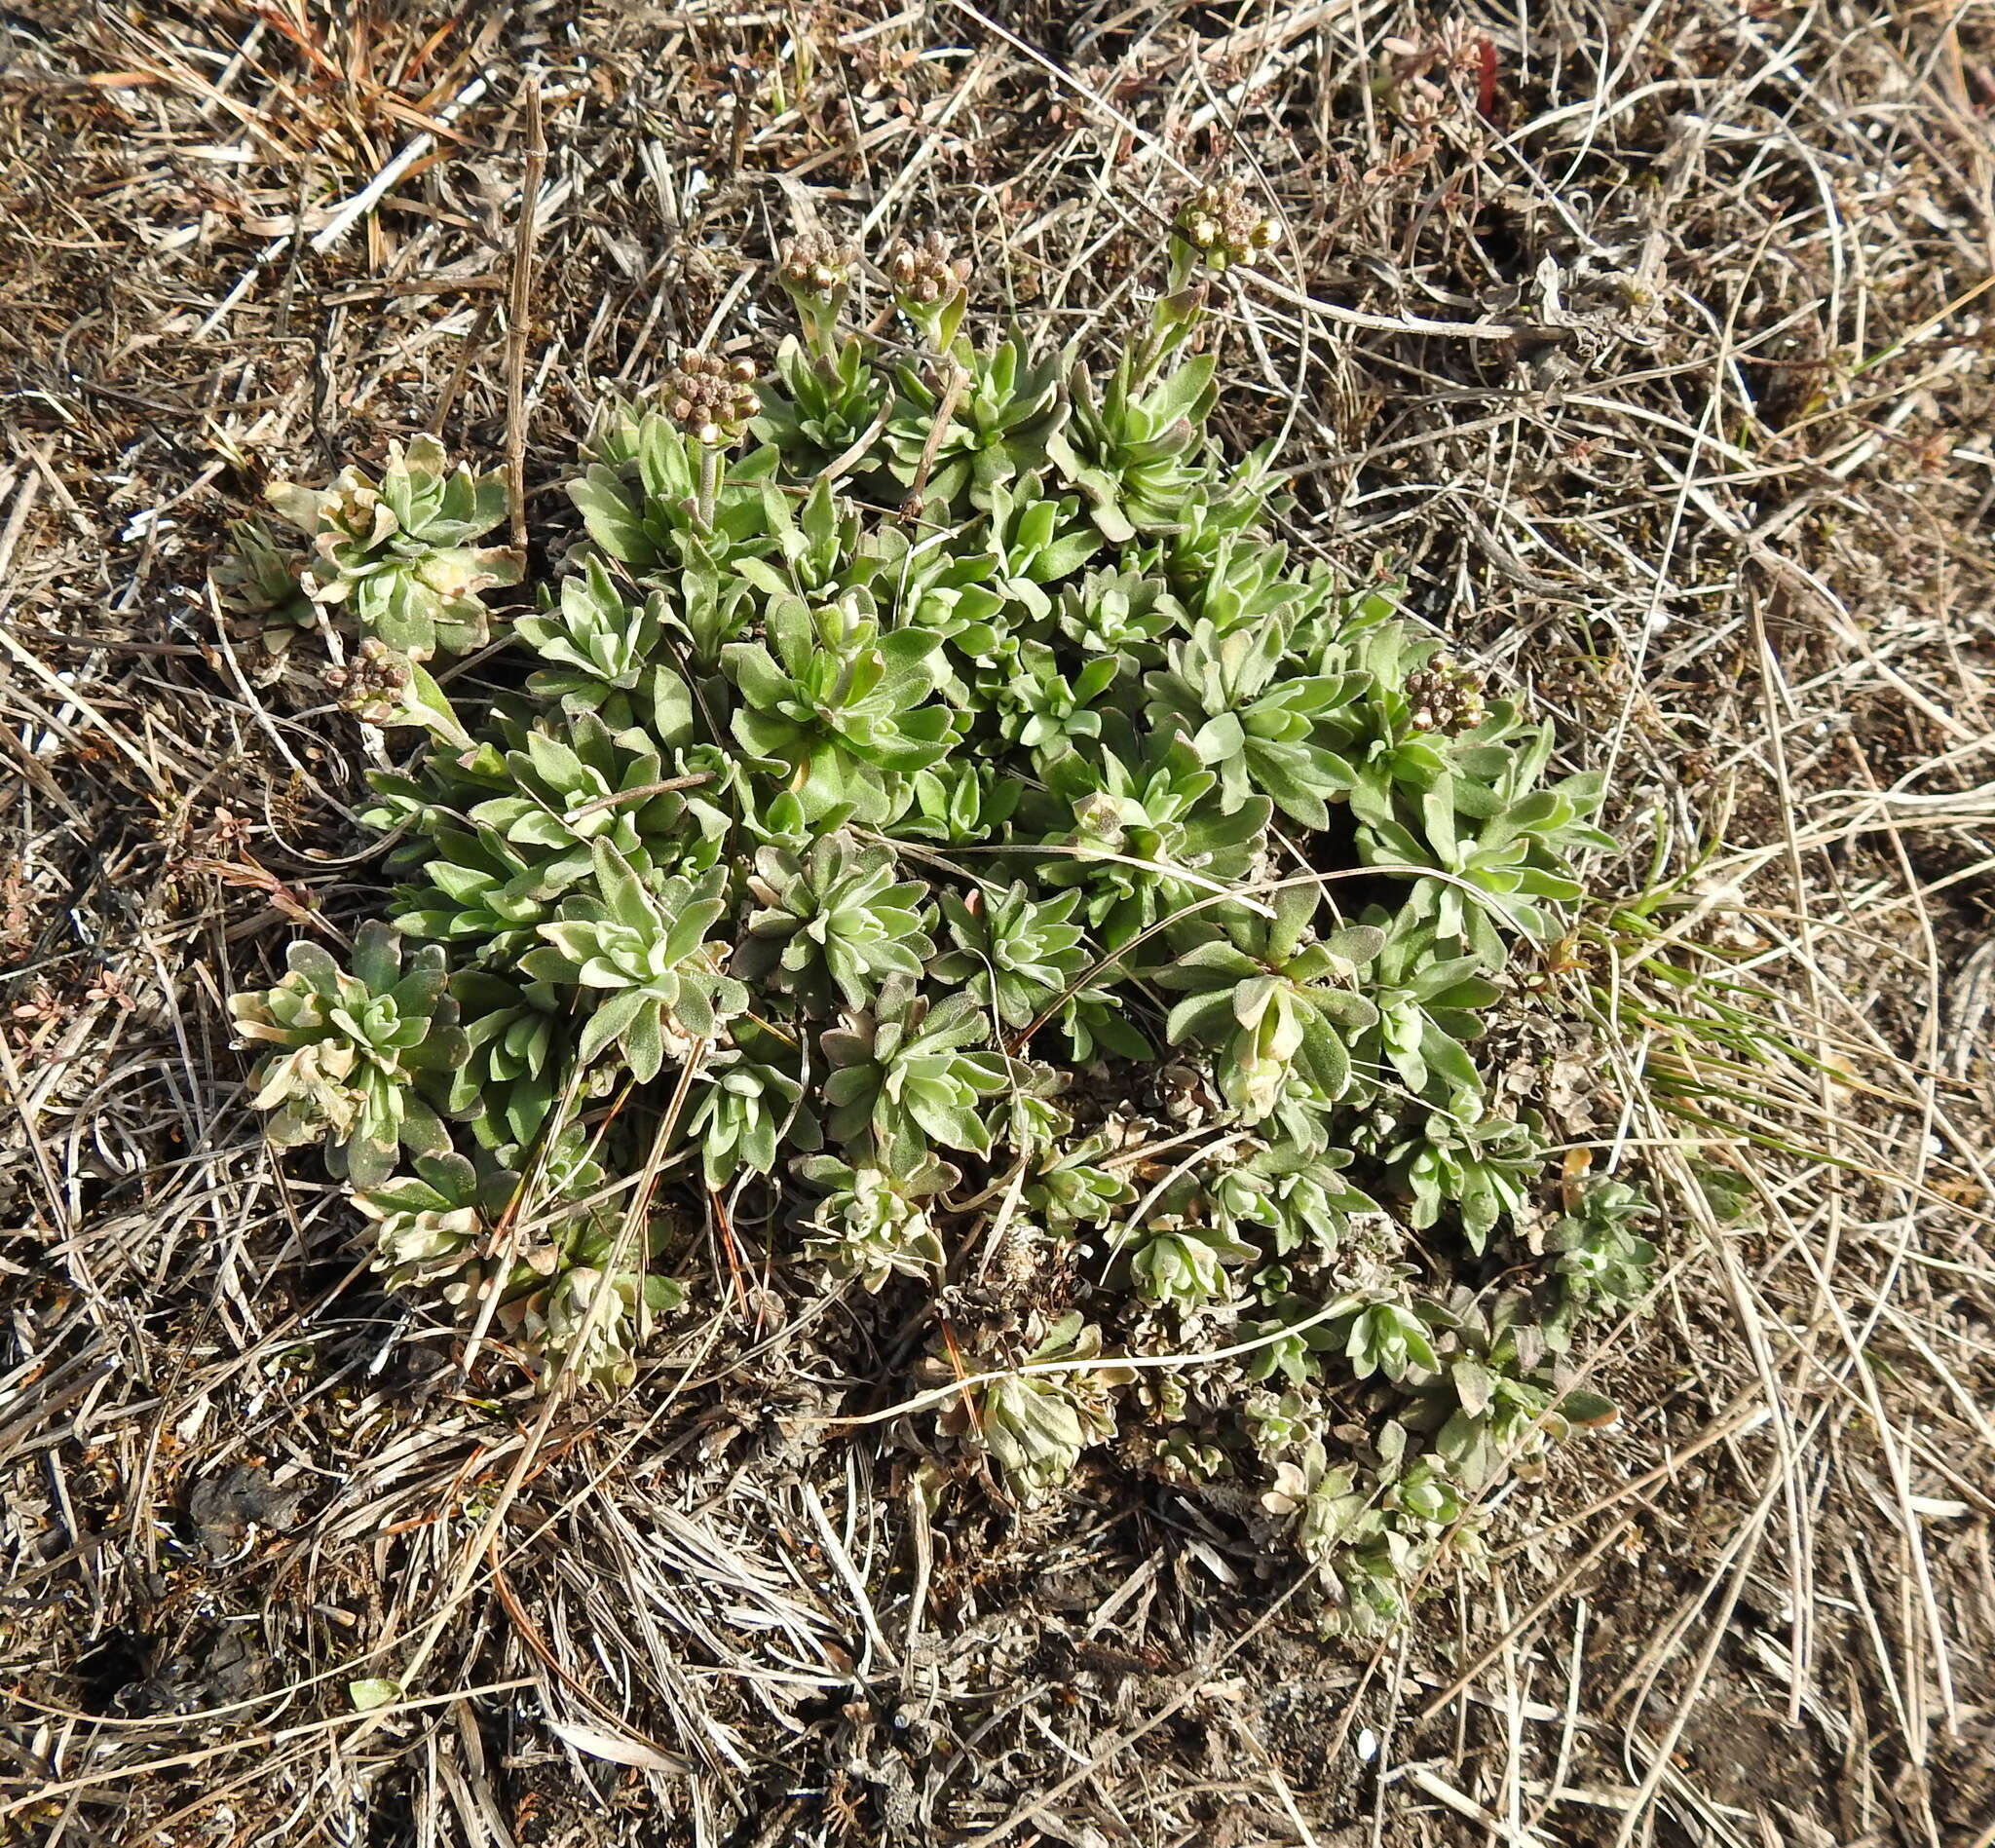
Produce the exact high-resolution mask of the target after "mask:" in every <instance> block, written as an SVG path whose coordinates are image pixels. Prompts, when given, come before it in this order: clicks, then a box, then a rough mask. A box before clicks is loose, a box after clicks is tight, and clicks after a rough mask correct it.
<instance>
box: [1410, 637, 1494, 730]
mask: <svg viewBox="0 0 1995 1848" xmlns="http://www.w3.org/2000/svg"><path fill="white" fill-rule="evenodd" d="M1406 699H1407V716H1408V718H1409V719H1410V720H1411V722H1412V725H1413V728H1414V729H1415V730H1416V731H1420V732H1439V733H1440V734H1441V735H1443V736H1444V737H1454V736H1457V735H1460V734H1461V733H1463V732H1472V731H1474V730H1475V728H1476V727H1477V726H1479V725H1481V724H1482V722H1483V712H1484V706H1483V677H1482V675H1481V674H1478V673H1474V672H1472V671H1470V670H1469V669H1468V668H1466V667H1460V666H1457V665H1456V664H1455V662H1454V661H1453V660H1452V659H1451V658H1450V657H1449V656H1447V655H1436V656H1435V657H1434V659H1433V660H1431V661H1429V662H1428V663H1427V665H1426V666H1424V667H1416V668H1414V669H1413V671H1412V673H1410V674H1409V675H1408V676H1407V684H1406Z"/></svg>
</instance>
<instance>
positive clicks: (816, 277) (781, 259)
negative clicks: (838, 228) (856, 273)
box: [776, 231, 859, 295]
mask: <svg viewBox="0 0 1995 1848" xmlns="http://www.w3.org/2000/svg"><path fill="white" fill-rule="evenodd" d="M858 260H859V252H858V249H857V247H856V246H855V245H849V244H847V243H846V242H845V241H844V240H843V239H841V238H830V237H826V236H825V235H824V233H823V232H821V231H806V232H804V233H802V234H801V235H799V236H797V237H794V238H785V239H784V240H783V243H782V246H781V248H780V249H779V250H778V251H777V252H776V278H777V280H778V281H779V282H780V283H782V285H783V286H784V287H785V288H786V289H788V290H789V291H790V292H791V294H793V295H836V294H838V293H840V292H841V291H842V290H843V289H844V288H845V287H846V286H847V284H848V283H850V282H851V280H852V265H853V264H854V263H856V262H857V261H858Z"/></svg>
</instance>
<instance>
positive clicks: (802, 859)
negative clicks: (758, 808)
mask: <svg viewBox="0 0 1995 1848" xmlns="http://www.w3.org/2000/svg"><path fill="white" fill-rule="evenodd" d="M748 886H749V890H750V891H751V892H753V893H754V895H755V897H756V898H757V899H758V900H760V907H759V908H758V909H757V910H755V911H753V912H751V913H750V914H749V916H748V923H747V928H746V931H745V933H744V935H743V936H742V939H741V947H740V950H739V951H738V952H737V954H736V957H735V961H734V970H735V973H736V974H738V975H739V976H740V977H741V979H742V980H744V981H749V982H753V981H757V980H761V979H767V981H768V982H769V984H770V986H771V987H772V988H774V989H777V990H779V991H782V992H786V993H788V994H792V995H795V996H797V997H798V998H799V999H801V1000H802V1001H803V1002H804V1003H805V1005H806V1006H807V1007H808V1008H809V1010H810V1011H811V1012H812V1013H820V1014H821V1013H825V1012H828V1011H829V1010H830V1008H831V1007H832V1006H833V1004H834V1002H835V1000H837V999H842V1000H843V1001H844V1003H845V1005H846V1006H847V1007H864V1006H865V1005H866V1004H867V1003H868V1002H869V1001H870V1000H871V999H873V997H874V996H875V995H876V994H877V993H878V992H879V988H880V985H881V983H882V982H884V981H885V979H886V978H887V977H888V976H889V975H902V976H906V977H908V978H910V979H911V980H915V981H919V980H920V979H921V976H922V969H923V966H924V965H925V964H926V962H928V960H929V959H930V958H931V957H932V956H933V955H934V951H935V945H934V942H933V940H932V939H931V938H930V937H929V936H928V934H927V932H926V930H925V929H924V928H923V924H924V921H925V918H926V915H927V912H928V905H927V896H928V888H927V887H926V886H923V885H922V883H921V882H920V881H918V880H906V881H897V880H896V879H895V862H894V857H893V855H892V853H891V852H889V851H888V850H887V849H885V848H879V847H862V846H861V845H860V844H859V843H857V842H856V841H854V840H853V839H852V838H851V837H850V836H849V835H847V834H828V835H823V836H821V837H820V838H819V839H818V840H816V841H815V842H813V843H812V844H811V847H810V849H809V852H808V853H804V854H796V853H787V852H785V851H783V850H782V849H780V848H764V849H762V850H761V852H759V853H758V854H756V856H755V871H754V872H753V874H752V875H751V876H750V878H749V881H748Z"/></svg>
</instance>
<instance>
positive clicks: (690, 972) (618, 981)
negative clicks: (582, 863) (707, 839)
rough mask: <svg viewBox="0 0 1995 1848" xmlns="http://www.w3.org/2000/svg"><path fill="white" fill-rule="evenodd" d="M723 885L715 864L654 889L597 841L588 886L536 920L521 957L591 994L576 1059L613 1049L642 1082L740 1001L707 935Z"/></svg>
mask: <svg viewBox="0 0 1995 1848" xmlns="http://www.w3.org/2000/svg"><path fill="white" fill-rule="evenodd" d="M725 884H726V876H725V875H724V874H723V873H722V872H721V871H720V870H719V869H718V868H716V869H715V870H714V871H713V872H712V873H709V874H706V875H705V876H703V877H702V878H701V879H700V880H699V882H698V883H697V884H695V883H694V882H693V881H691V880H686V879H678V878H674V879H667V880H663V881H660V882H659V886H658V887H657V889H656V890H654V889H653V888H652V887H650V886H646V884H645V883H644V881H643V880H641V879H639V878H638V877H637V875H636V874H635V873H634V872H633V871H632V870H631V868H630V865H629V863H628V862H627V861H626V860H625V859H624V858H623V856H622V855H621V853H619V852H618V851H617V849H615V848H613V847H610V846H609V845H607V844H606V843H602V842H598V843H597V845H596V850H595V882H594V891H593V892H591V893H585V894H583V895H580V896H576V897H571V898H569V899H567V900H566V901H565V902H564V903H563V905H562V907H561V912H562V916H561V919H560V921H559V922H558V923H555V924H542V925H541V926H540V934H541V936H542V937H543V938H545V939H546V942H545V943H544V944H543V946H542V947H541V948H540V949H538V950H534V951H530V952H529V953H528V954H527V955H526V956H525V957H523V958H521V960H520V968H521V970H522V972H523V973H525V974H526V975H528V976H530V977H531V978H532V979H533V980H535V981H537V982H546V983H547V984H548V985H549V986H551V987H555V988H566V989H572V990H576V991H578V998H579V999H587V1000H589V1001H592V1002H593V1006H592V1007H591V1010H590V1012H589V1015H588V1018H587V1019H586V1020H585V1021H584V1022H583V1027H582V1032H581V1034H580V1035H579V1036H578V1037H577V1040H576V1056H577V1057H578V1058H580V1059H581V1060H582V1061H583V1063H584V1064H586V1063H588V1062H589V1061H591V1060H594V1059H596V1058H598V1057H599V1056H600V1055H601V1054H602V1053H603V1052H605V1051H607V1050H611V1049H615V1050H616V1052H617V1053H618V1054H619V1056H620V1057H621V1060H622V1062H623V1065H624V1066H625V1068H626V1069H627V1070H628V1071H629V1073H630V1075H631V1076H632V1077H634V1078H635V1079H637V1081H638V1082H639V1083H640V1084H642V1083H646V1082H649V1081H650V1080H651V1079H652V1078H655V1077H657V1076H658V1075H659V1071H660V1069H661V1068H662V1067H663V1066H664V1064H665V1062H666V1061H667V1059H670V1060H671V1061H672V1062H673V1063H674V1064H681V1063H683V1062H684V1060H685V1058H686V1057H687V1055H688V1054H689V1053H690V1051H691V1050H692V1045H693V1042H694V1041H695V1040H696V1039H698V1040H710V1039H712V1038H713V1037H714V1036H715V1034H716V1033H717V1032H718V1031H719V1029H720V1024H721V1022H722V1021H724V1020H727V1019H728V1018H730V1017H731V1016H733V1015H734V1014H738V1013H740V1012H741V1011H742V1010H743V1009H744V1008H746V1006H747V1005H748V991H747V990H746V989H745V988H743V987H742V986H741V984H740V983H739V982H737V981H735V980H734V978H733V977H731V976H728V975H724V974H723V973H721V970H720V967H719V961H720V957H719V951H718V948H717V946H715V945H713V944H710V943H709V942H708V941H707V936H708V933H709V932H710V931H711V930H712V928H713V926H714V924H715V923H716V922H717V921H718V920H719V918H720V916H721V914H722V913H723V912H724V911H725V910H726V909H727V900H726V899H725V898H724V897H723V896H722V892H723V888H724V886H725Z"/></svg>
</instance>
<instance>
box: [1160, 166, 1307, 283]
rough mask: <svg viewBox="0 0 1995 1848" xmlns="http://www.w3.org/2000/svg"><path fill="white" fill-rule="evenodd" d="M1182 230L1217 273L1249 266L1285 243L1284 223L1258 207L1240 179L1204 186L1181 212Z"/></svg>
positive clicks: (1179, 222)
mask: <svg viewBox="0 0 1995 1848" xmlns="http://www.w3.org/2000/svg"><path fill="white" fill-rule="evenodd" d="M1178 229H1179V231H1180V232H1181V233H1182V234H1183V235H1184V238H1185V241H1186V243H1187V244H1189V245H1191V247H1192V248H1193V249H1194V250H1196V251H1197V252H1198V253H1199V255H1200V256H1202V257H1203V258H1204V259H1205V261H1206V263H1207V265H1208V266H1209V267H1211V268H1212V269H1215V270H1223V269H1226V268H1228V267H1229V266H1230V265H1232V264H1235V263H1246V262H1248V261H1250V260H1251V259H1252V258H1253V256H1254V254H1255V252H1256V251H1259V250H1266V249H1270V248H1272V247H1273V246H1274V245H1276V244H1277V243H1279V242H1280V240H1281V223H1280V221H1279V220H1278V219H1275V218H1271V217H1269V216H1268V215H1267V214H1266V213H1265V212H1263V211H1261V209H1260V208H1259V207H1256V206H1254V205H1253V204H1252V203H1251V202H1250V201H1249V200H1248V197H1247V188H1246V186H1245V184H1244V183H1243V182H1242V181H1240V180H1237V179H1226V180H1216V181H1214V182H1213V183H1212V184H1210V185H1206V186H1201V187H1200V188H1199V189H1198V191H1197V192H1195V193H1193V194H1192V196H1191V197H1190V198H1189V199H1188V200H1186V202H1185V205H1184V207H1182V209H1181V210H1180V211H1179V213H1178Z"/></svg>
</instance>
